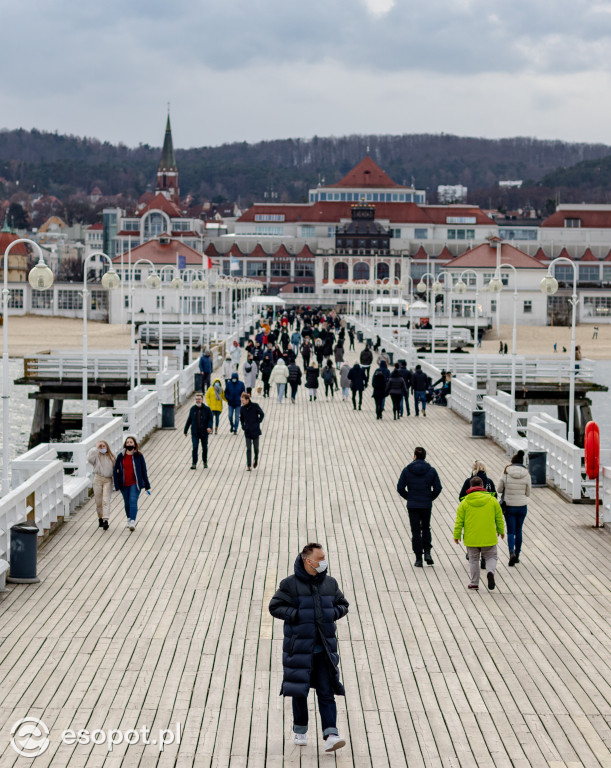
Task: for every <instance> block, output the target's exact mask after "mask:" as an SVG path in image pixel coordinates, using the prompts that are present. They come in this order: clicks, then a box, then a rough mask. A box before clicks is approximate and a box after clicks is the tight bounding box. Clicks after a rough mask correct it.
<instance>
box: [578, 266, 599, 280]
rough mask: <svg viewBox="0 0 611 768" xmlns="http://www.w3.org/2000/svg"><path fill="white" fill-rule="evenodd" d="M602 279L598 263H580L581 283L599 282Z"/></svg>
mask: <svg viewBox="0 0 611 768" xmlns="http://www.w3.org/2000/svg"><path fill="white" fill-rule="evenodd" d="M599 280H600V270H599V267H598V264H592V265H590V264H583V265H582V264H580V265H579V282H581V283H597V282H598V281H599Z"/></svg>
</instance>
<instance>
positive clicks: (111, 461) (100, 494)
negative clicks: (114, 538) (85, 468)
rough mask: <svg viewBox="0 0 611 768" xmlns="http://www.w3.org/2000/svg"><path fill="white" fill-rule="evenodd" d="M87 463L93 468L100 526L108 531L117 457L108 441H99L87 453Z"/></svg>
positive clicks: (94, 491)
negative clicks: (113, 476)
mask: <svg viewBox="0 0 611 768" xmlns="http://www.w3.org/2000/svg"><path fill="white" fill-rule="evenodd" d="M87 461H88V462H89V463H90V464H91V466H92V467H93V498H94V499H95V511H96V512H97V513H98V526H99V527H100V528H103V529H104V530H105V531H107V530H108V518H109V517H110V497H111V496H112V475H113V469H114V466H115V461H116V457H115V455H114V453H113V452H112V450H111V448H110V446H109V445H108V443H107V442H106V440H98V442H97V445H96V447H95V448H92V449H91V450H90V451H89V452H88V453H87Z"/></svg>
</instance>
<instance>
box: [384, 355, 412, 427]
mask: <svg viewBox="0 0 611 768" xmlns="http://www.w3.org/2000/svg"><path fill="white" fill-rule="evenodd" d="M386 394H387V395H390V399H391V400H392V415H393V419H395V420H397V419H398V418H400V416H401V403H402V402H403V397H404V396H405V395H407V394H409V390H408V389H407V384H406V383H405V379H404V378H403V376H401V373H400V371H399V363H397V364H396V365H395V369H394V371H393V372H392V373H391V374H390V378H389V379H388V381H387V382H386Z"/></svg>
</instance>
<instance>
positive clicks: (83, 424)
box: [81, 261, 89, 440]
mask: <svg viewBox="0 0 611 768" xmlns="http://www.w3.org/2000/svg"><path fill="white" fill-rule="evenodd" d="M88 295H89V292H88V291H87V261H85V264H84V265H83V367H82V371H83V385H82V386H83V393H82V395H83V402H82V408H83V418H82V422H81V439H82V440H84V439H85V438H86V437H87V388H88V384H89V376H88V371H87V296H88Z"/></svg>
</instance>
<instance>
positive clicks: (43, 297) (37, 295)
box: [32, 291, 53, 309]
mask: <svg viewBox="0 0 611 768" xmlns="http://www.w3.org/2000/svg"><path fill="white" fill-rule="evenodd" d="M52 307H53V291H32V309H51V308H52Z"/></svg>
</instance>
